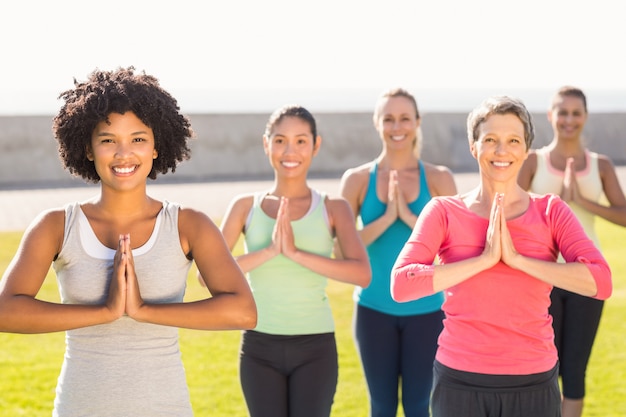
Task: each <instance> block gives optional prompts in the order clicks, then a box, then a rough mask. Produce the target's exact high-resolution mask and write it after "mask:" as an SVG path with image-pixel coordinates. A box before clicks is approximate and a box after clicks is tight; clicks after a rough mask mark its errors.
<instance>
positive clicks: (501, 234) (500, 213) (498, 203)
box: [482, 193, 521, 269]
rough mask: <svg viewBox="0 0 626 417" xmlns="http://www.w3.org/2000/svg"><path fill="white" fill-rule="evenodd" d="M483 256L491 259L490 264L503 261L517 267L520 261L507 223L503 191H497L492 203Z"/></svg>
mask: <svg viewBox="0 0 626 417" xmlns="http://www.w3.org/2000/svg"><path fill="white" fill-rule="evenodd" d="M482 256H484V257H486V258H487V259H488V260H489V261H490V266H493V265H495V264H497V263H498V262H499V261H502V262H504V263H505V264H507V265H508V266H510V267H511V268H516V269H517V267H516V261H518V260H519V259H520V256H521V255H520V254H519V253H518V252H517V251H516V250H515V245H514V244H513V239H512V238H511V234H510V233H509V229H508V227H507V225H506V216H505V214H504V194H501V193H496V195H495V197H494V199H493V203H492V205H491V213H490V215H489V227H488V228H487V236H486V239H485V249H484V251H483V253H482Z"/></svg>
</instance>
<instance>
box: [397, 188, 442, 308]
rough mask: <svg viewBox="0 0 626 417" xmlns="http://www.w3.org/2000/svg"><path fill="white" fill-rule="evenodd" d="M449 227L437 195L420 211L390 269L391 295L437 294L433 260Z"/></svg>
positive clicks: (411, 297) (407, 297)
mask: <svg viewBox="0 0 626 417" xmlns="http://www.w3.org/2000/svg"><path fill="white" fill-rule="evenodd" d="M446 230H447V221H446V216H445V210H444V208H443V206H442V204H441V202H439V201H438V200H437V199H436V198H435V199H433V200H431V201H430V202H429V203H428V204H427V205H426V206H425V207H424V209H423V210H422V212H421V213H420V215H419V217H418V219H417V223H416V224H415V227H414V228H413V232H412V233H411V236H410V237H409V239H408V240H407V242H406V243H405V244H404V247H403V248H402V251H400V254H399V255H398V257H397V259H396V262H395V264H394V266H393V268H392V270H391V296H392V298H393V299H394V300H395V301H399V302H404V301H412V300H416V299H418V298H421V297H425V296H428V295H432V294H434V291H433V273H434V266H433V261H434V260H435V257H436V256H437V251H438V250H439V248H440V246H441V243H442V241H443V239H444V237H445V235H446Z"/></svg>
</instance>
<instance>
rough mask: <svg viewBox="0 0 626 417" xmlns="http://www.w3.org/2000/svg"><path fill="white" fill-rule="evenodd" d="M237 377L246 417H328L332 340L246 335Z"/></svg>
mask: <svg viewBox="0 0 626 417" xmlns="http://www.w3.org/2000/svg"><path fill="white" fill-rule="evenodd" d="M239 376H240V380H241V387H242V389H243V394H244V397H245V399H246V404H247V406H248V412H249V413H250V416H251V417H289V416H291V417H324V416H326V417H328V416H330V410H331V406H332V404H333V398H334V396H335V390H336V388H337V377H338V362H337V345H336V342H335V335H334V333H323V334H314V335H302V336H280V335H271V334H266V333H260V332H255V331H246V332H244V333H243V337H242V343H241V358H240V368H239Z"/></svg>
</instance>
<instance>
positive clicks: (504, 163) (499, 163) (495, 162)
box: [493, 161, 511, 167]
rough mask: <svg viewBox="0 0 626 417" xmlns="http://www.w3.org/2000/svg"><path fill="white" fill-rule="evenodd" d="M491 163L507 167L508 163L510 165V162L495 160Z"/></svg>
mask: <svg viewBox="0 0 626 417" xmlns="http://www.w3.org/2000/svg"><path fill="white" fill-rule="evenodd" d="M493 164H494V165H495V166H497V167H508V166H509V165H511V163H510V162H497V161H494V162H493Z"/></svg>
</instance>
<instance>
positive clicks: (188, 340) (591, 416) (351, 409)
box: [0, 221, 626, 417]
mask: <svg viewBox="0 0 626 417" xmlns="http://www.w3.org/2000/svg"><path fill="white" fill-rule="evenodd" d="M598 232H599V234H600V236H601V237H602V245H603V248H604V254H605V256H606V258H607V260H608V261H609V263H610V264H611V267H612V270H613V279H614V293H613V296H612V297H611V298H610V299H609V300H608V301H607V302H606V306H605V310H604V315H603V317H602V322H601V325H600V329H599V332H598V336H597V339H596V343H595V346H594V350H593V353H592V357H591V361H590V364H589V369H588V382H587V386H588V387H587V391H588V393H587V399H586V406H585V413H584V416H585V417H618V416H619V417H622V416H625V415H626V386H625V385H624V381H626V349H625V348H626V346H625V345H626V344H625V343H624V336H623V335H624V334H626V320H624V319H623V318H624V317H626V278H625V276H626V262H624V251H623V249H622V248H623V242H624V241H626V228H620V227H617V226H614V225H611V224H609V223H606V222H604V221H600V222H599V224H598ZM20 237H21V234H20V233H0V271H4V270H5V268H6V266H7V265H8V263H9V261H10V259H11V257H12V256H13V254H14V253H15V250H16V248H17V245H18V243H19V239H20ZM192 272H193V268H192ZM202 292H203V289H202V288H201V287H200V286H199V284H198V283H197V282H196V280H195V278H194V276H193V275H192V274H190V277H189V283H188V292H187V296H186V297H187V298H188V299H194V298H197V297H199V296H201V294H202ZM328 295H329V297H330V300H331V304H332V307H333V314H334V316H335V320H336V327H337V332H336V337H337V343H338V349H339V384H338V387H337V394H336V395H335V403H334V406H333V417H357V416H358V417H362V416H365V415H367V410H368V402H367V393H366V388H365V382H364V380H363V374H362V371H361V367H360V364H359V360H358V357H357V354H356V351H355V348H354V343H353V340H352V334H351V320H352V309H353V303H352V287H351V286H350V285H346V284H341V283H336V282H331V283H330V284H329V287H328ZM41 298H45V299H48V300H58V292H57V287H56V282H55V279H54V276H53V274H52V273H51V274H50V275H49V276H48V278H47V279H46V282H45V283H44V287H43V289H42V292H41ZM239 340H240V333H239V332H234V331H231V332H201V331H192V330H184V329H183V330H180V341H181V350H182V353H183V361H184V363H185V368H186V370H187V379H188V383H189V388H190V392H191V401H192V404H193V408H194V410H195V413H196V416H198V417H201V416H209V415H210V416H214V417H226V416H228V417H233V416H235V417H237V416H245V415H246V409H245V404H244V400H243V396H242V394H241V389H240V387H239V380H238V373H237V369H238V355H239ZM63 351H64V335H63V334H62V333H55V334H46V335H15V334H6V333H0V417H9V416H10V417H16V416H28V417H38V416H46V417H48V416H50V414H51V409H52V402H53V399H54V387H55V384H56V379H57V377H58V374H59V369H60V366H61V362H62V360H63ZM398 415H399V416H403V413H402V410H401V409H400V410H399V412H398Z"/></svg>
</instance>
